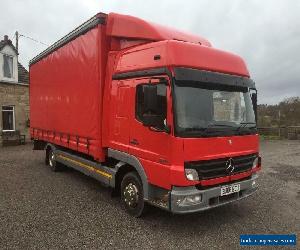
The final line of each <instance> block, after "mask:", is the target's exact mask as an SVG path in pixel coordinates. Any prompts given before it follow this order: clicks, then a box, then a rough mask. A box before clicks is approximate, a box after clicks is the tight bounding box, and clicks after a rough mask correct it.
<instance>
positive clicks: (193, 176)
mask: <svg viewBox="0 0 300 250" xmlns="http://www.w3.org/2000/svg"><path fill="white" fill-rule="evenodd" d="M185 176H186V178H187V179H188V180H190V181H198V180H199V176H198V172H197V170H196V169H192V168H186V169H185Z"/></svg>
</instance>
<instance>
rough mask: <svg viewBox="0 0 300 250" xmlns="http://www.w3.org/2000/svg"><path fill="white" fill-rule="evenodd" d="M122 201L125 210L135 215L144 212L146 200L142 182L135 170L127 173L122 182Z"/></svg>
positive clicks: (138, 215)
mask: <svg viewBox="0 0 300 250" xmlns="http://www.w3.org/2000/svg"><path fill="white" fill-rule="evenodd" d="M121 201H122V204H123V207H124V208H125V210H126V211H127V212H128V213H129V214H130V215H132V216H134V217H140V216H141V215H142V214H143V211H144V207H145V202H144V192H143V186H142V182H141V180H140V178H139V176H138V175H137V173H135V172H130V173H128V174H126V175H125V176H124V178H123V180H122V183H121Z"/></svg>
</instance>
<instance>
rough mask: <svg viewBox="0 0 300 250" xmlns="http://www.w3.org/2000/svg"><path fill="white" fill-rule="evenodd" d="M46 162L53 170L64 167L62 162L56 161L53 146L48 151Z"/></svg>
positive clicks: (56, 170) (59, 169)
mask: <svg viewBox="0 0 300 250" xmlns="http://www.w3.org/2000/svg"><path fill="white" fill-rule="evenodd" d="M46 164H47V165H48V166H49V167H50V169H51V170H52V171H53V172H58V171H61V170H62V168H63V167H62V165H61V163H59V162H57V161H56V156H55V153H54V150H53V149H52V148H51V149H49V150H47V151H46Z"/></svg>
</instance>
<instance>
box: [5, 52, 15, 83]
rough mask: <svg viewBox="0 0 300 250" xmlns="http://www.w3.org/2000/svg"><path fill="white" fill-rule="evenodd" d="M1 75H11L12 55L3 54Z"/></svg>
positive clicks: (7, 76)
mask: <svg viewBox="0 0 300 250" xmlns="http://www.w3.org/2000/svg"><path fill="white" fill-rule="evenodd" d="M3 76H4V77H6V78H12V77H13V57H12V56H8V55H3Z"/></svg>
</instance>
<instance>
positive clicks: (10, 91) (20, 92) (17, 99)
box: [0, 82, 30, 145]
mask: <svg viewBox="0 0 300 250" xmlns="http://www.w3.org/2000/svg"><path fill="white" fill-rule="evenodd" d="M5 105H13V106H15V125H16V128H15V129H16V130H19V131H20V132H21V134H24V135H26V140H27V141H28V140H30V135H29V127H28V119H29V86H28V85H20V84H12V83H2V82H0V132H2V126H3V123H2V106H5ZM1 144H2V138H1V136H0V145H1Z"/></svg>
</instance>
